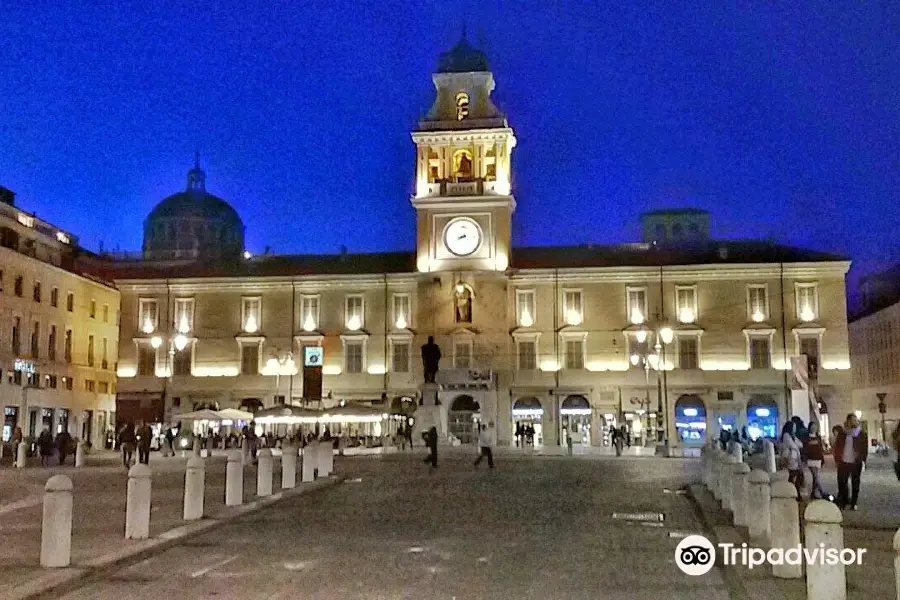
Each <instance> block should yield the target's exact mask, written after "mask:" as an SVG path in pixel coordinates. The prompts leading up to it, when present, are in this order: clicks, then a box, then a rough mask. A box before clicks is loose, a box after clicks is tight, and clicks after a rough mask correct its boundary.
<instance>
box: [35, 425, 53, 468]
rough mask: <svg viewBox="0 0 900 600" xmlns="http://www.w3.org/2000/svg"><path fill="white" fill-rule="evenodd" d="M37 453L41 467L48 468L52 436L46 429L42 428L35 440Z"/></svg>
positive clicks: (51, 451) (51, 452)
mask: <svg viewBox="0 0 900 600" xmlns="http://www.w3.org/2000/svg"><path fill="white" fill-rule="evenodd" d="M37 447H38V452H40V454H41V466H42V467H49V466H50V458H51V457H52V456H53V450H54V447H53V434H52V433H50V430H49V429H48V428H46V427H45V428H44V430H43V431H42V432H41V435H39V436H38V439H37Z"/></svg>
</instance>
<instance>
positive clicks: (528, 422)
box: [512, 396, 544, 448]
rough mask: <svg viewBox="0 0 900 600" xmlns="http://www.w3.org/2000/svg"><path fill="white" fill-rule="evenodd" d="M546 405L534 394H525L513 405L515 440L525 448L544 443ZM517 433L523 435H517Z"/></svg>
mask: <svg viewBox="0 0 900 600" xmlns="http://www.w3.org/2000/svg"><path fill="white" fill-rule="evenodd" d="M543 417H544V407H543V406H541V401H540V400H538V399H537V398H535V397H534V396H523V397H522V398H519V399H518V400H516V401H515V403H514V404H513V407H512V420H513V436H514V440H513V442H514V443H515V444H516V445H517V446H519V447H523V448H527V447H537V446H542V445H543V444H544V429H543V423H542V421H543ZM516 433H520V434H521V435H519V436H516Z"/></svg>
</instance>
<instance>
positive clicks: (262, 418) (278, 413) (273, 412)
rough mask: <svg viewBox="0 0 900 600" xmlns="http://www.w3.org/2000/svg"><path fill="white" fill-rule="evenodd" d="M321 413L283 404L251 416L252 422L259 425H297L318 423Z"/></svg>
mask: <svg viewBox="0 0 900 600" xmlns="http://www.w3.org/2000/svg"><path fill="white" fill-rule="evenodd" d="M321 416H322V412H321V411H318V410H313V409H311V408H303V407H302V406H294V405H291V404H284V405H279V406H273V407H271V408H266V409H264V410H261V411H259V412H257V413H256V414H254V415H253V422H254V423H260V424H267V423H269V424H283V425H299V424H312V423H318V422H319V418H320V417H321Z"/></svg>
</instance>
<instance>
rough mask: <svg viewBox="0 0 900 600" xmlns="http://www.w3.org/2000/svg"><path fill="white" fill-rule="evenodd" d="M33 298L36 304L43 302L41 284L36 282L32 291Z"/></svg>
mask: <svg viewBox="0 0 900 600" xmlns="http://www.w3.org/2000/svg"><path fill="white" fill-rule="evenodd" d="M31 297H32V298H34V301H35V302H40V301H41V282H40V281H35V282H34V288H33V289H32V290H31Z"/></svg>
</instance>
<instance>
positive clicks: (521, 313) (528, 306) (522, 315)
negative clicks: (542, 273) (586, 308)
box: [516, 290, 580, 327]
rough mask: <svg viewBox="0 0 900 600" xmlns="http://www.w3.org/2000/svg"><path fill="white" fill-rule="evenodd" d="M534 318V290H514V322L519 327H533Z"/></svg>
mask: <svg viewBox="0 0 900 600" xmlns="http://www.w3.org/2000/svg"><path fill="white" fill-rule="evenodd" d="M579 305H580V303H579ZM534 316H535V313H534V290H516V322H517V323H518V324H519V327H531V326H532V325H534Z"/></svg>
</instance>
